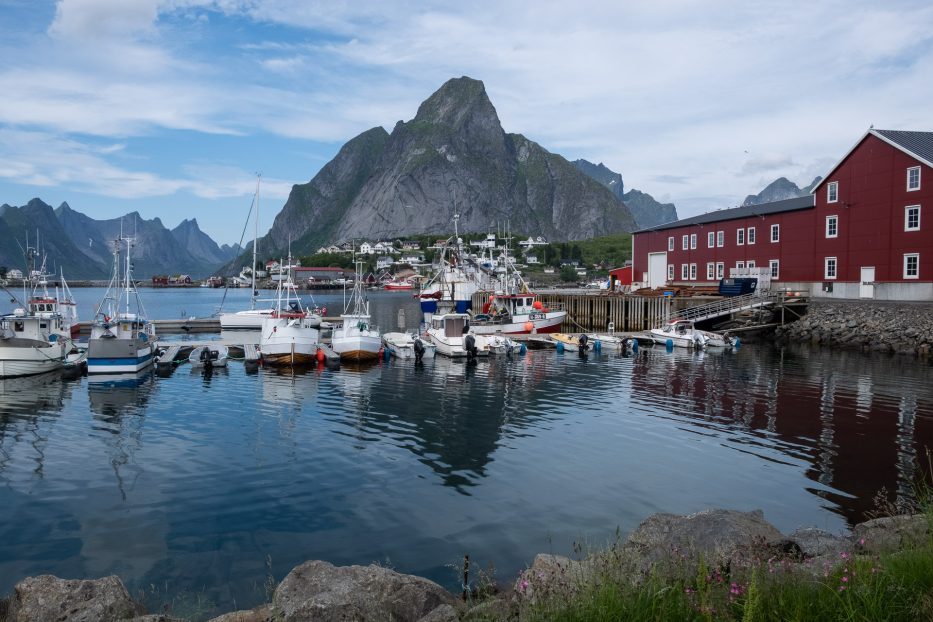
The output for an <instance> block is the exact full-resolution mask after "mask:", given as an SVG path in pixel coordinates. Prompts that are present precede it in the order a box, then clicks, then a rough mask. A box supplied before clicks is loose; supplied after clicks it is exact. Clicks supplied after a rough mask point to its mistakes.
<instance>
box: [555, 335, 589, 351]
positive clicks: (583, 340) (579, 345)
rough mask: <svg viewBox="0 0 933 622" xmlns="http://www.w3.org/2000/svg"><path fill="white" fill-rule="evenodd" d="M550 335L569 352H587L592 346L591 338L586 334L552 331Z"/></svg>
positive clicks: (560, 346)
mask: <svg viewBox="0 0 933 622" xmlns="http://www.w3.org/2000/svg"><path fill="white" fill-rule="evenodd" d="M548 337H550V338H551V340H552V341H554V342H555V343H556V344H557V346H558V347H559V348H563V349H564V350H565V351H567V352H580V351H581V350H582V351H584V352H585V351H586V350H587V349H589V347H590V346H589V343H588V342H589V340H590V338H589V336H587V335H585V334H582V335H579V336H577V335H571V334H569V333H551V334H550V335H548Z"/></svg>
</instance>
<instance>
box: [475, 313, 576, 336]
mask: <svg viewBox="0 0 933 622" xmlns="http://www.w3.org/2000/svg"><path fill="white" fill-rule="evenodd" d="M538 315H543V316H544V317H536V316H516V317H514V318H512V319H511V320H510V321H508V322H499V323H497V322H494V321H489V322H482V321H476V320H474V321H472V322H470V329H471V330H472V331H473V332H474V333H476V334H477V335H493V334H496V333H502V334H503V335H528V334H532V333H535V334H549V333H559V332H560V329H561V325H562V324H563V323H564V318H566V317H567V312H566V311H552V312H548V313H541V314H538ZM529 322H531V324H532V328H531V330H529V329H528V323H529Z"/></svg>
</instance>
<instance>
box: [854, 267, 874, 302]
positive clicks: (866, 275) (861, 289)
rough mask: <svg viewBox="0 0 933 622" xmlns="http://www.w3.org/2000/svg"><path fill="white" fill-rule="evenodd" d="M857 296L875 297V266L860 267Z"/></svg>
mask: <svg viewBox="0 0 933 622" xmlns="http://www.w3.org/2000/svg"><path fill="white" fill-rule="evenodd" d="M858 295H859V298H874V297H875V267H874V266H871V267H870V268H866V267H864V266H863V267H862V282H861V283H859V286H858Z"/></svg>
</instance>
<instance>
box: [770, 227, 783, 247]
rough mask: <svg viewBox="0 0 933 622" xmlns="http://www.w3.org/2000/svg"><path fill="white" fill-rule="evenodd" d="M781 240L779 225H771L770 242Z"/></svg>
mask: <svg viewBox="0 0 933 622" xmlns="http://www.w3.org/2000/svg"><path fill="white" fill-rule="evenodd" d="M780 241H781V225H777V224H775V225H771V242H772V243H774V242H780Z"/></svg>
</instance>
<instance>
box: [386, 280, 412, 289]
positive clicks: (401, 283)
mask: <svg viewBox="0 0 933 622" xmlns="http://www.w3.org/2000/svg"><path fill="white" fill-rule="evenodd" d="M414 287H415V286H414V285H412V284H411V282H410V281H405V280H402V279H392V280H391V281H389V282H388V283H386V284H385V285H383V286H382V288H383V289H388V290H399V289H414Z"/></svg>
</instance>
